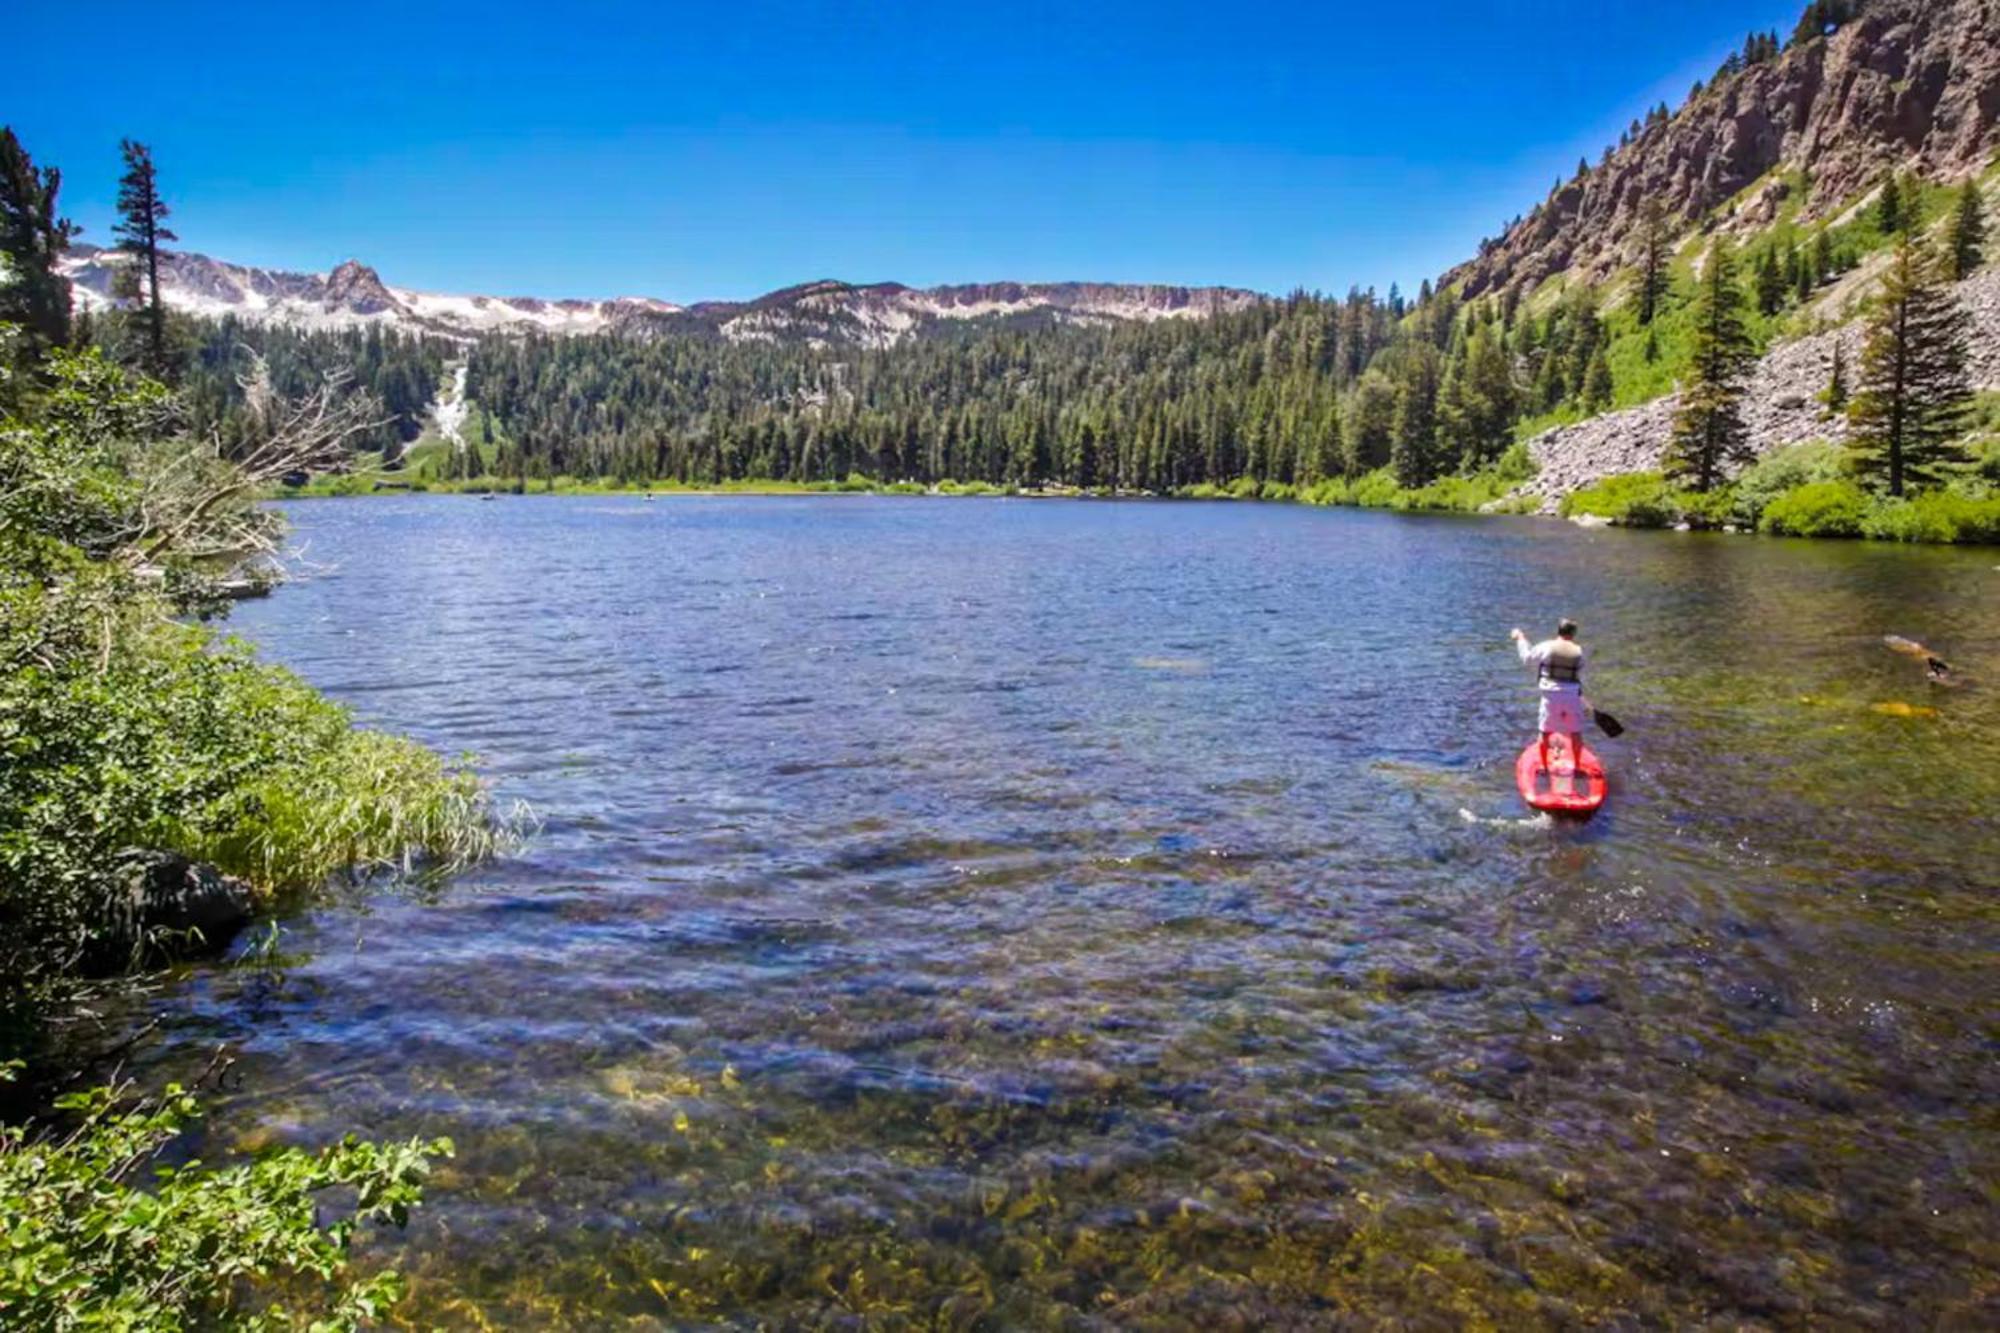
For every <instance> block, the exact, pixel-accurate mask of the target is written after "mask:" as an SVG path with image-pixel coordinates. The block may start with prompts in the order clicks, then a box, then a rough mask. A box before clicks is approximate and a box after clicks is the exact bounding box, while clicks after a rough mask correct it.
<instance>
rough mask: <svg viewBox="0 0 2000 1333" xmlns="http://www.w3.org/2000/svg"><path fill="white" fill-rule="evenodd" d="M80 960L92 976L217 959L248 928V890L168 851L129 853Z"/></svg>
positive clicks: (229, 877)
mask: <svg viewBox="0 0 2000 1333" xmlns="http://www.w3.org/2000/svg"><path fill="white" fill-rule="evenodd" d="M124 868H125V883H124V885H123V886H122V887H121V888H120V889H118V890H117V891H116V892H115V894H114V896H113V898H112V900H111V901H110V902H109V903H108V904H107V908H108V911H107V913H106V919H105V922H104V930H103V933H102V934H101V935H100V937H99V939H98V942H97V944H96V946H95V947H94V948H93V949H92V951H91V954H90V957H89V959H88V965H89V969H90V971H92V972H93V973H95V974H97V975H100V976H102V975H106V974H109V973H113V972H121V971H124V970H126V969H128V968H131V967H133V966H139V965H144V964H148V963H157V962H163V961H166V960H169V959H174V958H194V957H201V956H205V955H211V954H216V953H220V952H221V951H222V950H223V949H224V948H225V947H226V946H227V945H228V944H229V941H230V940H232V939H233V938H235V936H236V932H237V931H239V930H241V929H243V927H244V926H245V925H247V924H248V923H249V921H250V913H251V909H252V908H253V907H254V905H255V899H254V898H253V897H252V895H251V892H250V886H249V885H248V884H246V883H244V882H243V881H242V880H240V879H237V878H235V877H234V876H232V875H225V874H223V873H222V872H221V871H220V870H217V869H216V868H215V867H214V866H211V865H204V864H202V863H201V862H199V861H191V860H189V859H188V858H187V857H185V856H180V855H177V854H175V853H173V852H151V851H135V852H131V853H128V854H127V855H126V857H125V861H124Z"/></svg>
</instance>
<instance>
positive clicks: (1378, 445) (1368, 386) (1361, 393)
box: [1340, 370, 1396, 477]
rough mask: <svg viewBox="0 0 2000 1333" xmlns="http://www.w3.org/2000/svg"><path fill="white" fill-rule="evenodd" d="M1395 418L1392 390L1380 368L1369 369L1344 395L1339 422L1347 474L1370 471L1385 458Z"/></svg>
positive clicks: (1355, 474) (1394, 400)
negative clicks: (1343, 411) (1344, 410)
mask: <svg viewBox="0 0 2000 1333" xmlns="http://www.w3.org/2000/svg"><path fill="white" fill-rule="evenodd" d="M1395 420H1396V394H1395V391H1394V390H1393V389H1392V388H1391V387H1390V385H1389V382H1388V380H1387V378H1386V377H1384V376H1383V374H1382V372H1381V371H1379V370H1371V371H1369V372H1368V373H1367V374H1366V375H1363V376H1362V377H1361V381H1360V383H1358V384H1356V385H1355V386H1354V392H1353V393H1352V394H1351V395H1350V396H1349V397H1348V400H1347V419H1346V420H1345V421H1344V422H1343V423H1342V424H1341V431H1340V434H1341V440H1342V443H1343V446H1344V449H1345V454H1346V457H1345V460H1344V461H1345V463H1346V471H1347V475H1348V476H1350V477H1358V476H1360V475H1361V474H1362V473H1364V472H1373V471H1374V470H1375V469H1376V468H1378V467H1381V466H1382V465H1383V464H1384V463H1386V462H1388V461H1389V444H1390V440H1391V438H1392V437H1393V435H1394V431H1395Z"/></svg>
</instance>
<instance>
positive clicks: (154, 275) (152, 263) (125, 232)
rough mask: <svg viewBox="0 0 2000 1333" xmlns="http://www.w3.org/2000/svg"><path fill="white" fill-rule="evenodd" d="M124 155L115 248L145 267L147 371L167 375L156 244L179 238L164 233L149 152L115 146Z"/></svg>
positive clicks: (164, 211) (134, 145) (127, 144)
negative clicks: (123, 171) (116, 245)
mask: <svg viewBox="0 0 2000 1333" xmlns="http://www.w3.org/2000/svg"><path fill="white" fill-rule="evenodd" d="M118 151H119V152H121V153H123V154H124V156H125V174H124V176H123V177H121V178H120V179H119V181H118V225H117V226H115V227H113V228H112V231H113V232H114V233H115V234H116V235H117V236H118V237H119V243H118V248H119V249H121V250H123V251H125V252H126V253H127V254H129V255H131V256H133V259H134V260H135V262H139V263H143V264H144V265H145V266H146V348H147V369H148V370H150V371H151V372H152V373H153V374H155V375H159V376H163V377H164V376H165V374H166V372H167V312H166V307H165V306H163V305H161V304H160V242H162V241H177V240H179V239H180V237H178V236H176V235H174V234H173V232H171V231H169V230H167V228H166V226H165V223H166V220H167V215H168V212H169V210H168V208H167V205H166V201H164V200H163V199H161V198H160V189H159V179H158V177H157V175H156V174H155V171H154V168H153V151H152V150H151V149H150V148H148V147H146V145H144V144H142V143H139V142H137V141H136V140H132V139H126V140H124V141H123V142H121V143H120V144H119V145H118Z"/></svg>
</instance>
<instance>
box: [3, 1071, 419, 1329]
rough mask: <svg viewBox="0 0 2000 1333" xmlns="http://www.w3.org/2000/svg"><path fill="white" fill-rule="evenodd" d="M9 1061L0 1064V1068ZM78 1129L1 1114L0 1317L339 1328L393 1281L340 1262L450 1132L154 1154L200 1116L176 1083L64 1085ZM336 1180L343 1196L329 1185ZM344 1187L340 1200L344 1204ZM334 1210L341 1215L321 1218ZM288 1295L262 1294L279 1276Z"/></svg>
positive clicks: (124, 1324) (385, 1218)
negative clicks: (149, 1090)
mask: <svg viewBox="0 0 2000 1333" xmlns="http://www.w3.org/2000/svg"><path fill="white" fill-rule="evenodd" d="M13 1072H14V1067H13V1066H0V1080H5V1079H8V1078H11V1077H12V1074H13ZM58 1106H59V1108H60V1109H61V1110H62V1111H64V1112H66V1113H67V1114H69V1115H70V1116H71V1117H73V1118H74V1119H73V1127H72V1128H70V1129H69V1130H68V1131H67V1132H66V1133H63V1134H61V1135H60V1136H55V1137H38V1136H36V1135H34V1134H32V1133H31V1132H29V1131H27V1130H23V1129H18V1128H12V1127H0V1200H4V1201H5V1217H6V1223H5V1225H4V1226H0V1324H4V1325H5V1326H6V1327H8V1328H18V1329H41V1330H50V1331H51V1333H62V1331H65V1330H72V1329H77V1330H81V1329H128V1330H148V1331H149V1333H150V1331H154V1330H157V1331H158V1333H177V1331H178V1330H182V1329H231V1330H276V1329H311V1330H314V1333H343V1331H344V1330H350V1329H359V1328H361V1327H363V1326H365V1325H366V1324H368V1323H369V1322H372V1321H374V1320H376V1319H379V1318H380V1317H381V1316H382V1315H383V1314H384V1313H386V1312H387V1311H388V1309H389V1308H390V1307H391V1306H392V1305H394V1304H395V1302H396V1301H397V1299H398V1298H399V1297H400V1296H401V1295H402V1291H403V1283H402V1279H401V1278H400V1277H399V1276H398V1275H397V1274H396V1273H394V1272H386V1271H385V1272H377V1273H372V1274H369V1275H367V1276H365V1277H351V1276H349V1275H348V1273H347V1269H348V1261H349V1255H350V1251H351V1249H352V1246H353V1242H354V1239H355V1236H356V1234H357V1232H358V1231H359V1230H360V1228H362V1227H364V1226H371V1225H382V1224H388V1225H393V1226H396V1227H401V1226H403V1225H404V1224H405V1223H406V1222H407V1221H408V1220H409V1214H410V1209H411V1208H413V1207H415V1206H416V1205H417V1203H418V1202H419V1201H420V1200H421V1199H422V1196H423V1185H424V1181H425V1178H426V1177H427V1176H428V1175H429V1173H430V1168H431V1162H432V1161H433V1160H434V1159H436V1158H440V1157H449V1156H450V1155H451V1151H452V1146H451V1142H450V1140H448V1139H435V1140H432V1141H430V1142H428V1143H426V1142H423V1141H421V1140H416V1139H412V1140H410V1141H409V1142H406V1143H398V1144H386V1145H383V1144H373V1143H364V1142H360V1141H358V1140H355V1139H353V1138H348V1139H345V1140H343V1141H341V1142H340V1143H338V1144H335V1145H333V1146H332V1147H329V1148H325V1149H322V1150H320V1151H318V1152H306V1151H303V1150H301V1149H297V1148H286V1149H279V1150H275V1151H271V1152H267V1153H265V1154H264V1155H262V1156H260V1157H258V1158H257V1159H256V1160H255V1161H253V1162H250V1163H247V1164H244V1165H240V1166H231V1167H222V1168H210V1167H206V1166H203V1165H202V1164H201V1163H200V1162H189V1163H186V1164H183V1165H179V1166H168V1165H164V1164H162V1163H160V1162H159V1161H158V1157H159V1154H160V1152H161V1150H162V1149H163V1148H165V1147H166V1146H167V1145H168V1144H169V1143H171V1142H172V1141H173V1140H174V1139H175V1138H176V1137H177V1136H178V1135H179V1134H180V1133H181V1132H182V1130H183V1129H185V1128H186V1126H187V1125H188V1124H189V1122H191V1121H192V1120H193V1119H194V1118H195V1117H196V1115H197V1110H196V1104H195V1099H194V1097H193V1095H192V1094H190V1093H189V1092H187V1091H186V1090H185V1089H184V1088H182V1087H181V1086H180V1085H178V1084H175V1085H170V1086H169V1087H168V1088H167V1089H166V1090H165V1091H164V1092H163V1093H162V1094H161V1095H160V1096H159V1097H158V1098H156V1099H153V1100H150V1101H144V1102H140V1103H137V1104H124V1103H121V1101H120V1099H119V1098H118V1096H117V1095H116V1094H115V1093H114V1092H113V1090H112V1089H109V1088H95V1089H92V1090H91V1091H88V1092H82V1093H77V1094H75V1095H73V1096H69V1097H65V1098H63V1099H62V1100H61V1101H60V1102H59V1103H58ZM330 1192H331V1193H335V1194H337V1195H338V1196H339V1197H338V1198H332V1199H330V1198H329V1197H328V1196H329V1194H330ZM343 1200H351V1203H349V1204H348V1206H347V1207H346V1209H345V1210H342V1209H341V1208H339V1207H338V1205H339V1204H340V1203H341V1202H342V1201H343ZM329 1209H332V1210H333V1211H336V1212H339V1213H341V1215H339V1216H337V1217H336V1218H335V1219H334V1220H333V1221H332V1222H329V1223H325V1224H322V1222H321V1217H322V1214H323V1213H324V1212H326V1211H328V1210H329ZM287 1283H289V1289H286V1290H285V1291H284V1294H285V1295H286V1296H288V1297H292V1298H293V1300H294V1303H293V1304H290V1305H287V1304H284V1303H281V1302H278V1301H273V1300H271V1299H270V1296H271V1294H272V1289H273V1284H278V1285H279V1286H280V1287H281V1288H282V1287H284V1286H285V1284H287Z"/></svg>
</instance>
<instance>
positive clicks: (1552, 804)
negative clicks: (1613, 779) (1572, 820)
mask: <svg viewBox="0 0 2000 1333" xmlns="http://www.w3.org/2000/svg"><path fill="white" fill-rule="evenodd" d="M1514 785H1516V786H1517V787H1519V788H1520V789H1521V799H1522V800H1524V801H1526V802H1527V803H1528V804H1529V805H1532V806H1533V807H1535V809H1537V810H1547V811H1549V812H1550V813H1552V814H1558V815H1577V816H1579V817H1588V816H1590V815H1593V814H1596V813H1597V807H1598V806H1600V805H1603V804H1604V765H1603V764H1600V763H1598V762H1597V756H1596V755H1595V754H1593V753H1591V749H1590V747H1589V746H1588V745H1586V746H1584V747H1583V748H1582V750H1581V752H1580V753H1578V754H1574V755H1572V754H1571V753H1570V751H1569V738H1568V737H1566V736H1561V735H1556V736H1551V737H1549V766H1548V767H1547V768H1543V767H1542V742H1541V738H1540V737H1537V738H1535V739H1534V740H1533V741H1531V742H1529V744H1528V748H1527V749H1525V750H1523V751H1521V757H1520V758H1519V759H1517V760H1515V761H1514Z"/></svg>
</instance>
